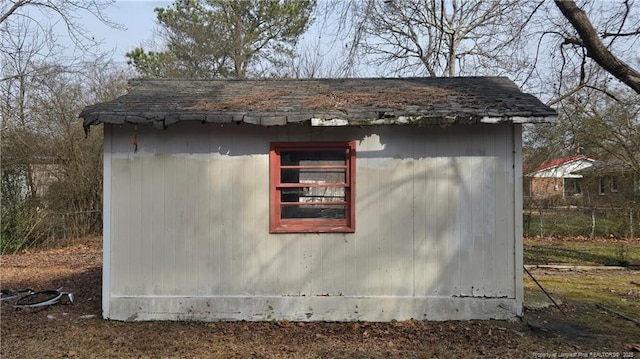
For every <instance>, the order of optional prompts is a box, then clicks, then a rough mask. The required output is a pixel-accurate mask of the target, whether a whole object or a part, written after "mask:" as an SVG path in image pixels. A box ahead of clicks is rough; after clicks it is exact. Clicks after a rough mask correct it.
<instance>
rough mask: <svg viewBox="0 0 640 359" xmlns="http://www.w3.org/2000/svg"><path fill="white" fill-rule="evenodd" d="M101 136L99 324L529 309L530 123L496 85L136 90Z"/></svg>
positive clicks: (484, 314)
mask: <svg viewBox="0 0 640 359" xmlns="http://www.w3.org/2000/svg"><path fill="white" fill-rule="evenodd" d="M80 116H81V117H82V118H83V119H84V126H85V129H86V130H87V131H88V129H89V128H90V127H91V126H93V125H97V124H100V123H103V124H104V268H103V298H102V300H103V315H104V317H105V318H109V319H115V320H203V321H216V320H250V321H263V320H294V321H356V320H362V321H391V320H406V319H411V318H413V319H417V320H423V319H426V320H449V319H488V318H496V319H506V318H512V317H515V316H520V315H521V314H522V305H523V282H522V281H523V277H522V264H523V249H522V212H521V211H522V155H521V154H522V151H521V149H522V144H521V143H522V142H521V133H522V132H521V131H522V124H525V123H536V122H548V121H553V120H554V118H555V116H556V112H555V111H554V110H553V109H551V108H550V107H548V106H546V105H544V104H543V103H541V102H540V101H539V100H538V99H536V98H535V97H534V96H532V95H529V94H525V93H523V92H521V91H520V90H519V89H518V87H517V86H516V85H515V84H514V83H513V82H512V81H510V80H509V79H507V78H502V77H464V78H463V77H460V78H395V79H391V78H376V79H310V80H292V79H284V80H175V79H166V80H158V79H146V80H132V81H131V82H130V90H129V92H128V93H127V94H126V95H124V96H122V97H119V98H117V99H115V100H113V101H111V102H106V103H100V104H95V105H92V106H88V107H86V108H85V109H84V110H83V111H82V113H81V114H80Z"/></svg>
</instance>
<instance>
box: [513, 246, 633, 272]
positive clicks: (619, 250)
mask: <svg viewBox="0 0 640 359" xmlns="http://www.w3.org/2000/svg"><path fill="white" fill-rule="evenodd" d="M524 263H525V264H534V265H535V264H568V265H604V266H609V265H616V266H626V265H640V241H638V240H602V239H601V240H571V239H525V240H524Z"/></svg>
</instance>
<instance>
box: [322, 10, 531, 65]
mask: <svg viewBox="0 0 640 359" xmlns="http://www.w3.org/2000/svg"><path fill="white" fill-rule="evenodd" d="M329 8H330V9H331V10H332V11H337V12H338V13H339V14H340V18H341V19H344V20H345V21H348V20H347V19H348V18H349V17H351V21H350V28H349V29H348V34H349V36H350V38H351V42H350V43H349V44H345V45H346V46H345V47H346V48H347V50H348V52H349V53H348V56H347V58H348V59H349V60H350V61H347V64H349V65H350V66H353V65H354V64H355V62H356V61H355V60H354V58H355V57H366V58H368V60H367V63H368V64H370V65H374V66H378V67H380V68H383V69H384V70H383V71H385V73H394V74H399V75H405V74H411V75H413V74H417V75H422V74H426V75H429V76H456V75H459V74H478V72H479V69H480V68H482V67H485V68H490V69H492V71H493V72H500V69H502V70H504V71H506V70H508V71H511V72H513V71H518V70H519V69H521V68H523V67H524V66H525V64H524V62H521V61H519V60H520V59H522V54H523V52H522V47H521V46H520V43H521V41H520V40H521V37H520V35H521V32H522V29H524V27H525V26H526V23H527V22H528V18H529V16H530V14H531V13H532V12H533V11H534V9H535V7H532V6H529V5H528V4H527V2H520V1H518V0H512V1H504V0H494V1H466V0H454V1H446V0H411V1H397V0H389V1H384V2H380V1H376V0H368V1H365V2H355V3H347V4H346V5H339V4H338V5H336V4H335V3H330V5H329Z"/></svg>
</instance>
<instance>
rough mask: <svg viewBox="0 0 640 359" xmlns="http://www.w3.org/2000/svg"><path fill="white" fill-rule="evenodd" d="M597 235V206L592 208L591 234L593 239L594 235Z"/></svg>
mask: <svg viewBox="0 0 640 359" xmlns="http://www.w3.org/2000/svg"><path fill="white" fill-rule="evenodd" d="M595 236H596V210H595V208H592V209H591V236H590V238H591V239H593V237H595Z"/></svg>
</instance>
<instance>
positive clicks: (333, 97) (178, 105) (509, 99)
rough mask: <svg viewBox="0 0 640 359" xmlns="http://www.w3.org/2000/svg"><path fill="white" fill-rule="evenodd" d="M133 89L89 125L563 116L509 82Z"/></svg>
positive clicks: (176, 82)
mask: <svg viewBox="0 0 640 359" xmlns="http://www.w3.org/2000/svg"><path fill="white" fill-rule="evenodd" d="M129 84H130V91H129V93H128V94H126V95H124V96H121V97H119V98H117V99H115V100H113V101H110V102H105V103H99V104H95V105H91V106H87V107H85V108H84V110H83V111H82V112H81V113H80V117H82V118H83V119H84V126H85V128H86V129H88V127H89V126H91V125H96V124H99V123H109V124H122V123H134V124H153V125H154V126H157V127H161V128H164V127H166V126H168V125H171V124H173V123H176V122H179V121H201V122H210V123H229V122H244V123H250V124H255V125H263V126H275V125H286V124H290V123H299V122H305V121H311V120H312V119H314V120H313V121H311V122H312V124H314V125H357V126H362V125H380V124H439V125H448V124H454V123H480V122H488V123H498V122H505V121H507V122H519V123H530V122H550V121H553V120H554V119H555V117H556V115H557V113H556V111H555V110H553V109H552V108H550V107H549V106H547V105H545V104H543V103H542V102H540V101H539V100H538V99H537V98H535V97H534V96H532V95H529V94H526V93H523V92H521V91H520V89H519V88H518V87H517V86H516V85H515V84H514V83H513V82H512V81H511V80H509V79H507V78H505V77H453V78H436V77H426V78H369V79H305V80H298V79H278V80H187V79H137V80H131V81H130V82H129Z"/></svg>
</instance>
